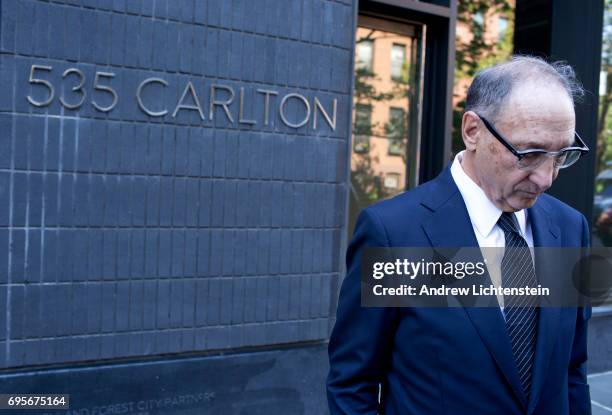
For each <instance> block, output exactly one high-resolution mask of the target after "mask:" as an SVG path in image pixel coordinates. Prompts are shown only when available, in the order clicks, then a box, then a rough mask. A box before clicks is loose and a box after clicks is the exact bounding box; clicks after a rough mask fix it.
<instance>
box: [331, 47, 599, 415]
mask: <svg viewBox="0 0 612 415" xmlns="http://www.w3.org/2000/svg"><path fill="white" fill-rule="evenodd" d="M582 93H583V91H582V89H581V87H580V84H579V83H578V82H577V81H576V78H575V75H574V72H573V70H572V68H571V67H569V66H568V65H564V64H562V63H554V64H548V63H546V62H545V61H543V60H541V59H539V58H533V57H524V56H523V57H514V58H512V59H510V60H509V61H507V62H504V63H501V64H498V65H496V66H493V67H491V68H488V69H486V70H484V71H481V72H480V73H479V74H478V75H477V76H476V77H475V79H474V81H473V83H472V85H471V86H470V88H469V90H468V95H467V102H466V111H465V113H464V115H463V120H462V136H463V141H464V144H465V150H464V151H462V152H461V153H459V154H458V155H457V156H456V158H455V160H454V161H453V163H452V165H451V166H450V167H448V168H446V169H445V170H444V171H443V172H442V173H441V174H440V175H439V176H438V177H437V178H435V179H434V180H432V181H430V182H428V183H425V184H423V185H421V186H419V187H417V188H415V189H413V190H410V191H408V192H405V193H403V194H400V195H398V196H396V197H394V198H392V199H390V200H386V201H383V202H380V203H377V204H375V205H372V206H370V207H368V208H367V209H364V210H363V211H362V212H361V214H360V216H359V218H358V220H357V224H356V227H355V231H354V234H353V238H352V241H351V243H350V245H349V248H348V250H347V275H346V277H345V279H344V282H343V284H342V289H341V291H340V297H339V303H338V310H337V320H336V324H335V326H334V329H333V332H332V335H331V338H330V342H329V361H330V371H329V375H328V379H327V394H328V401H329V408H330V412H331V414H334V415H335V414H376V413H380V414H382V413H384V414H386V415H392V414H402V415H412V414H415V415H416V414H422V415H436V414H447V415H461V414H470V415H472V414H473V415H488V414H491V415H498V414H503V415H514V414H517V415H518V414H529V415H531V414H534V415H535V414H537V415H564V414H572V415H582V414H590V397H589V387H588V385H587V378H586V368H585V365H586V360H587V344H586V343H587V320H588V319H589V317H590V308H588V307H585V308H581V307H556V308H554V307H531V308H529V307H522V308H521V307H518V306H517V307H515V306H514V305H513V303H512V302H511V301H512V300H511V299H510V298H507V299H506V298H505V297H504V299H505V300H503V301H500V304H499V306H495V307H489V308H484V307H482V308H475V307H448V308H441V307H439V308H424V307H423V308H409V307H405V308H402V307H395V308H392V307H384V308H383V307H378V308H366V307H362V306H361V304H360V300H361V298H360V293H361V291H360V277H361V275H360V273H361V270H360V262H361V257H362V254H363V252H364V250H365V249H366V248H368V247H504V249H505V250H506V252H507V251H508V249H507V248H508V247H509V246H518V247H523V248H525V249H526V248H527V247H530V248H531V247H581V246H588V244H589V230H588V225H587V221H586V220H585V218H584V216H583V215H582V214H580V213H579V212H577V211H576V210H574V209H572V208H571V207H569V206H567V205H566V204H564V203H563V202H560V201H559V200H557V199H555V198H553V197H551V196H549V195H547V194H544V191H546V190H547V189H548V188H549V187H550V186H551V184H552V182H553V180H554V179H555V178H556V177H557V174H558V173H559V170H560V169H562V168H565V167H568V166H569V165H571V164H573V163H574V162H576V160H577V159H578V158H579V157H580V156H581V155H582V154H584V153H586V152H587V151H588V148H587V147H586V145H585V144H584V142H583V141H582V140H581V138H580V137H579V135H578V134H577V133H575V113H574V100H575V98H576V97H577V96H579V95H580V94H582ZM528 257H529V258H523V259H522V261H527V262H523V263H516V262H515V263H513V262H512V261H513V260H510V259H508V260H507V261H506V258H505V257H504V261H506V262H504V261H502V263H501V265H499V264H498V266H499V267H501V268H500V269H501V275H502V285H504V284H505V283H504V282H503V281H506V280H504V278H505V277H504V275H510V274H511V273H513V272H515V274H516V275H517V276H518V277H519V278H527V279H529V278H535V275H537V274H536V272H535V270H534V267H535V268H537V266H538V265H537V264H535V265H534V264H533V262H529V261H532V259H531V256H528ZM488 266H489V265H488ZM491 266H492V265H491ZM518 268H520V269H521V270H522V271H520V272H518V271H516V269H518ZM526 270H531V271H526ZM523 312H525V314H521V313H523ZM525 322H528V323H525Z"/></svg>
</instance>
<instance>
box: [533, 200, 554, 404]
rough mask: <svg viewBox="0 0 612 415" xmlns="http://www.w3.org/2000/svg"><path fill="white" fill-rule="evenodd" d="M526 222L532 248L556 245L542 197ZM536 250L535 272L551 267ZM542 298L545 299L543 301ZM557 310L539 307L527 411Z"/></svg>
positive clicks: (544, 365)
mask: <svg viewBox="0 0 612 415" xmlns="http://www.w3.org/2000/svg"><path fill="white" fill-rule="evenodd" d="M528 215H529V221H530V223H531V230H532V233H533V245H534V246H535V247H558V246H560V238H559V228H558V226H557V225H555V224H554V223H553V222H552V221H551V215H550V210H549V209H548V206H547V205H546V203H545V201H544V200H539V201H538V202H537V203H536V204H535V205H534V206H533V207H532V208H530V209H528ZM535 252H536V255H535V257H536V258H535V259H536V264H535V265H536V275H537V272H538V270H544V269H552V267H554V264H551V263H550V261H551V258H550V257H551V255H538V252H537V251H535ZM544 301H546V300H544ZM559 319H560V310H559V308H553V307H550V306H546V304H544V307H541V308H540V318H539V327H538V338H537V341H536V351H535V358H534V364H533V382H532V385H531V394H530V399H529V407H528V412H527V413H531V412H532V411H533V410H534V409H535V406H536V404H537V403H538V400H539V398H540V394H541V393H542V387H543V385H544V383H545V382H546V373H547V372H548V366H549V364H550V359H551V355H552V349H553V346H554V344H555V340H556V338H557V330H558V327H559Z"/></svg>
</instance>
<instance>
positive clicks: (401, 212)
mask: <svg viewBox="0 0 612 415" xmlns="http://www.w3.org/2000/svg"><path fill="white" fill-rule="evenodd" d="M433 186H434V183H433V181H429V182H426V183H423V184H421V185H419V186H417V187H415V188H414V189H410V190H407V191H405V192H402V193H400V194H398V195H396V196H394V197H392V198H389V199H385V200H381V201H379V202H376V203H374V204H372V205H370V206H368V207H367V208H365V210H366V211H367V212H368V213H369V214H371V215H373V216H376V217H377V218H379V219H380V220H381V221H382V222H383V223H389V222H390V221H391V222H393V221H396V220H397V219H398V218H401V217H408V216H409V217H410V218H411V219H412V220H415V219H417V218H418V217H419V216H420V215H422V214H427V213H429V212H430V211H429V209H427V208H426V207H424V206H423V205H422V202H423V200H424V199H425V197H426V196H427V195H428V194H429V193H430V192H432V191H434V189H433Z"/></svg>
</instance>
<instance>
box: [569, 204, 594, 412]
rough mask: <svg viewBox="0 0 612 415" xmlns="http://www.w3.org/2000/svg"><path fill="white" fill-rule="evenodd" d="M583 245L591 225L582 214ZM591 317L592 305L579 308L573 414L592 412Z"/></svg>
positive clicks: (572, 362) (571, 401)
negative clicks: (588, 364) (589, 374)
mask: <svg viewBox="0 0 612 415" xmlns="http://www.w3.org/2000/svg"><path fill="white" fill-rule="evenodd" d="M582 246H584V247H588V246H590V238H589V227H588V223H587V221H586V219H585V218H584V216H582ZM590 317H591V307H590V306H588V307H579V308H578V309H577V313H576V331H575V334H574V343H573V347H572V354H571V356H570V365H569V368H568V377H567V378H568V391H569V406H570V414H571V415H586V414H590V413H591V396H590V393H589V385H588V384H587V377H586V361H587V326H588V320H589V318H590Z"/></svg>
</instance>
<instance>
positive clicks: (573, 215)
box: [539, 193, 586, 222]
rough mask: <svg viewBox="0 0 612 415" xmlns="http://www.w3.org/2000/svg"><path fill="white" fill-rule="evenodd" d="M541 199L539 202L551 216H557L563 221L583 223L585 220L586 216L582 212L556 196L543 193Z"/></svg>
mask: <svg viewBox="0 0 612 415" xmlns="http://www.w3.org/2000/svg"><path fill="white" fill-rule="evenodd" d="M540 199H541V200H539V202H540V203H542V204H543V207H544V208H545V209H546V210H548V211H549V213H550V214H551V215H554V216H557V217H559V218H561V219H562V220H566V221H578V222H582V219H583V218H584V215H583V214H582V213H581V212H580V211H578V210H576V209H574V208H573V207H571V206H570V205H568V204H567V203H565V202H562V201H561V200H559V199H557V198H556V197H554V196H551V195H549V194H547V193H543V194H541V195H540ZM585 219H586V218H585Z"/></svg>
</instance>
